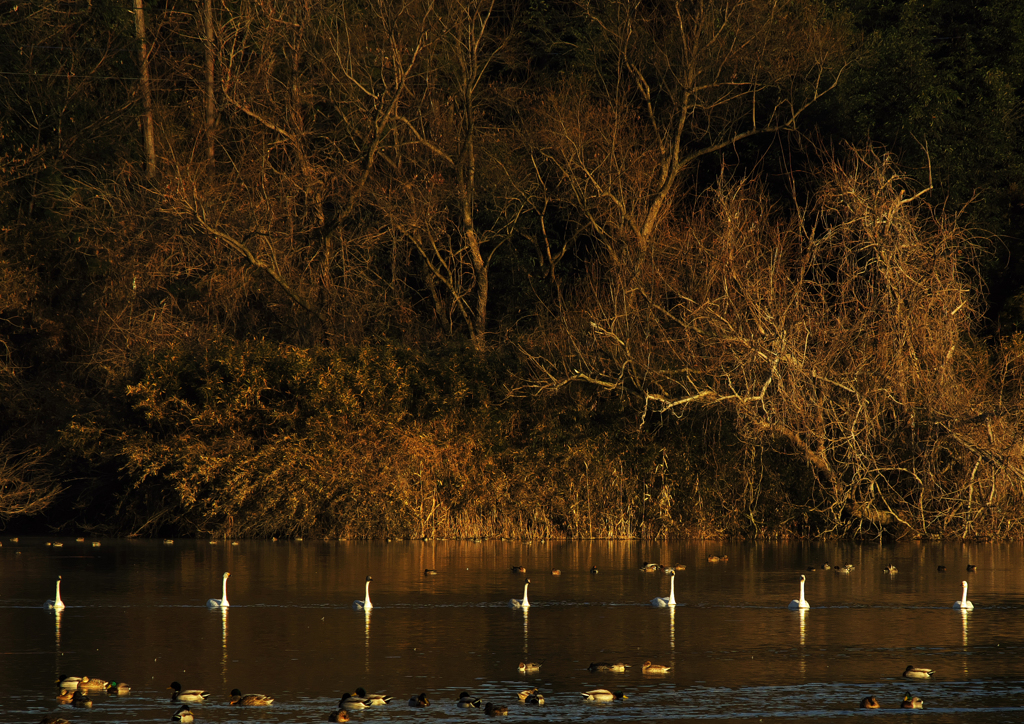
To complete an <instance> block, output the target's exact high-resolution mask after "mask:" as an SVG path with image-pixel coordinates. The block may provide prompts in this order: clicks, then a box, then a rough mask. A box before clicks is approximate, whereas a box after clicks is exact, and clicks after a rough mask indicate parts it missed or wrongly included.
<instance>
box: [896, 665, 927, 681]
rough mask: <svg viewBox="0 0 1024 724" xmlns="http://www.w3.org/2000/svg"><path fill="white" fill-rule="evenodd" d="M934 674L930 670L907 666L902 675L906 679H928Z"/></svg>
mask: <svg viewBox="0 0 1024 724" xmlns="http://www.w3.org/2000/svg"><path fill="white" fill-rule="evenodd" d="M934 673H935V672H934V671H933V670H932V669H921V668H918V667H916V666H908V667H907V668H906V669H905V670H904V671H903V675H904V676H905V677H906V678H908V679H929V678H931V675H932V674H934Z"/></svg>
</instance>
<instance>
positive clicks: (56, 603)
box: [43, 576, 64, 611]
mask: <svg viewBox="0 0 1024 724" xmlns="http://www.w3.org/2000/svg"><path fill="white" fill-rule="evenodd" d="M43 606H44V607H45V608H48V609H50V610H51V611H63V610H64V602H63V601H62V600H60V576H57V593H56V595H55V596H54V597H53V599H52V600H50V601H47V602H46V603H44V604H43Z"/></svg>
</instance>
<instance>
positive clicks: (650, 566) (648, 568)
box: [640, 561, 661, 573]
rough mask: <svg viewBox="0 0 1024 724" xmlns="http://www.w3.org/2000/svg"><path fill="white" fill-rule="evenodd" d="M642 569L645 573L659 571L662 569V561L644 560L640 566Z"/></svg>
mask: <svg viewBox="0 0 1024 724" xmlns="http://www.w3.org/2000/svg"><path fill="white" fill-rule="evenodd" d="M640 570H641V571H643V572H644V573H657V572H658V571H660V570H661V564H660V563H648V562H647V561H644V564H643V565H642V566H640Z"/></svg>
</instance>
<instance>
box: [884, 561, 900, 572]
mask: <svg viewBox="0 0 1024 724" xmlns="http://www.w3.org/2000/svg"><path fill="white" fill-rule="evenodd" d="M882 570H883V571H884V572H885V573H899V571H898V570H896V566H894V565H893V564H892V563H890V564H889V565H887V566H886V567H885V568H883V569H882Z"/></svg>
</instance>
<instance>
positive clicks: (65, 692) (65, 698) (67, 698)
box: [57, 689, 75, 704]
mask: <svg viewBox="0 0 1024 724" xmlns="http://www.w3.org/2000/svg"><path fill="white" fill-rule="evenodd" d="M74 696H75V692H74V691H72V690H71V689H61V690H60V692H59V693H58V694H57V701H59V702H60V703H61V704H70V703H71V700H72V699H73V698H74Z"/></svg>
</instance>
